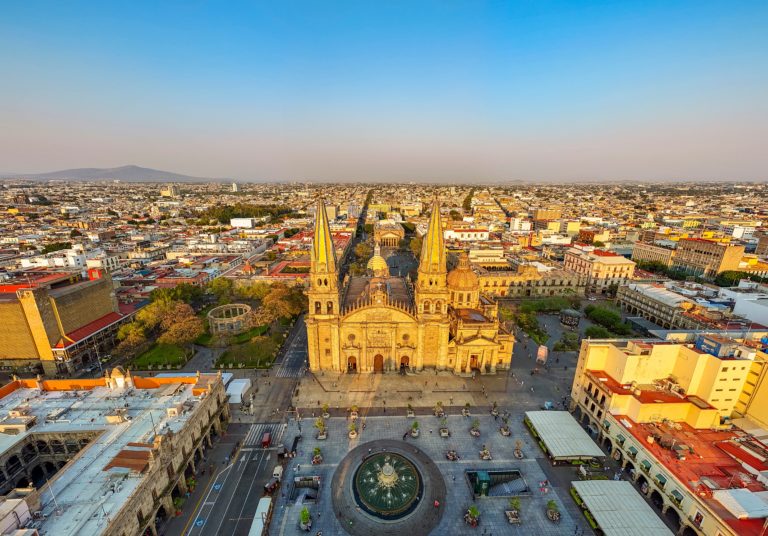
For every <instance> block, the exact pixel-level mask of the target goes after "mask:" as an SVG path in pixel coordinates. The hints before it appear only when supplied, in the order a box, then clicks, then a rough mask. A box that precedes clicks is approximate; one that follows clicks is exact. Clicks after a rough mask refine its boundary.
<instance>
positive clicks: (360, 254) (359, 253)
mask: <svg viewBox="0 0 768 536" xmlns="http://www.w3.org/2000/svg"><path fill="white" fill-rule="evenodd" d="M372 254H373V249H372V248H371V246H369V245H368V244H367V243H366V242H360V243H359V244H357V245H356V246H355V256H356V257H357V258H358V259H359V260H365V259H369V258H370V257H371V255H372Z"/></svg>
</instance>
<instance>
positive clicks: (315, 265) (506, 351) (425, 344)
mask: <svg viewBox="0 0 768 536" xmlns="http://www.w3.org/2000/svg"><path fill="white" fill-rule="evenodd" d="M446 257H447V254H446V250H445V245H444V243H443V227H442V221H441V218H440V206H439V204H438V202H437V200H435V201H434V203H433V205H432V214H431V216H430V221H429V228H428V230H427V234H426V235H425V236H424V242H423V245H422V249H421V255H420V259H419V268H418V277H417V280H416V283H415V284H413V283H411V281H410V279H409V278H407V277H394V276H392V275H390V272H389V268H388V266H387V262H386V261H385V260H384V258H383V257H382V256H381V253H380V248H379V244H378V243H377V244H376V248H375V252H374V256H373V257H372V258H371V259H370V261H369V262H368V266H367V273H366V275H364V276H353V277H349V276H348V277H346V278H345V279H344V281H343V284H340V282H339V272H338V266H337V262H336V256H335V253H334V247H333V242H332V239H331V229H330V226H329V223H328V216H327V214H326V211H325V206H324V205H323V203H322V202H319V203H318V207H317V214H316V220H315V230H314V240H313V242H312V252H311V266H310V286H309V290H308V296H309V313H308V314H307V318H306V324H307V340H308V345H309V368H310V370H312V371H321V370H328V371H334V372H348V373H397V372H401V373H414V372H421V371H423V370H424V369H431V370H450V371H453V372H454V373H455V374H472V373H474V372H478V373H480V374H494V373H496V372H497V371H498V370H506V369H508V368H509V366H510V362H511V360H512V345H513V343H514V338H513V336H512V334H510V333H509V332H508V331H507V330H506V329H505V328H504V327H503V326H502V325H500V324H499V320H498V314H497V312H498V311H497V305H496V302H495V301H493V300H492V299H490V298H488V297H487V296H484V295H482V294H481V293H480V285H479V282H478V278H477V275H475V273H474V272H473V271H472V268H471V267H470V264H469V259H468V258H467V255H466V253H462V254H461V256H460V258H459V262H458V266H457V267H456V268H454V269H453V270H451V271H450V272H449V271H448V269H447V262H446Z"/></svg>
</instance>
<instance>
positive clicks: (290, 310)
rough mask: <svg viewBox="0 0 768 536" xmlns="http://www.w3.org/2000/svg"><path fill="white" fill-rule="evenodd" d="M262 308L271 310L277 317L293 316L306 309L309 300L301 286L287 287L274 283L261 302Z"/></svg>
mask: <svg viewBox="0 0 768 536" xmlns="http://www.w3.org/2000/svg"><path fill="white" fill-rule="evenodd" d="M261 304H262V307H261V308H262V309H266V310H268V311H270V312H271V313H272V314H273V315H274V316H275V318H291V317H293V316H296V315H298V314H300V313H301V312H302V311H304V310H305V308H306V306H307V305H306V304H307V300H306V296H305V294H304V290H303V289H302V288H301V287H290V288H289V287H287V286H286V285H282V284H279V283H278V284H274V285H272V288H271V289H270V292H269V294H267V295H266V296H264V299H263V300H262V302H261Z"/></svg>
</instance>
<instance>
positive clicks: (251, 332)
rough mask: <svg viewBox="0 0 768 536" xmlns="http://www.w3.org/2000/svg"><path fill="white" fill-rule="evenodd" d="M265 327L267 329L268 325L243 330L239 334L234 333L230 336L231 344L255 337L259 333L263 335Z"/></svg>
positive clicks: (244, 341)
mask: <svg viewBox="0 0 768 536" xmlns="http://www.w3.org/2000/svg"><path fill="white" fill-rule="evenodd" d="M267 329H269V326H256V327H255V328H251V329H249V330H248V331H245V332H243V333H241V334H240V335H235V336H234V337H232V344H243V343H246V342H248V341H250V340H251V339H253V338H254V337H257V336H259V335H264V333H266V331H267Z"/></svg>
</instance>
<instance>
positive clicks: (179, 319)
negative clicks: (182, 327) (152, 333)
mask: <svg viewBox="0 0 768 536" xmlns="http://www.w3.org/2000/svg"><path fill="white" fill-rule="evenodd" d="M171 304H172V305H171V306H170V307H168V308H166V309H165V315H164V316H163V318H162V320H161V321H160V327H161V328H162V329H163V330H165V331H168V330H169V329H171V328H172V327H173V326H174V325H176V324H180V323H183V322H186V321H187V320H189V319H190V318H197V316H195V310H194V309H192V307H190V306H189V305H187V304H186V303H182V302H171Z"/></svg>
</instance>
